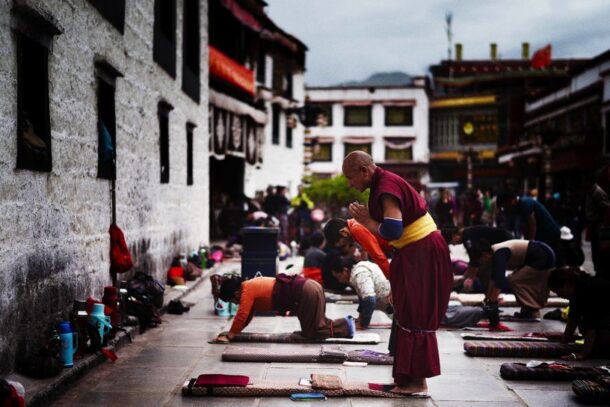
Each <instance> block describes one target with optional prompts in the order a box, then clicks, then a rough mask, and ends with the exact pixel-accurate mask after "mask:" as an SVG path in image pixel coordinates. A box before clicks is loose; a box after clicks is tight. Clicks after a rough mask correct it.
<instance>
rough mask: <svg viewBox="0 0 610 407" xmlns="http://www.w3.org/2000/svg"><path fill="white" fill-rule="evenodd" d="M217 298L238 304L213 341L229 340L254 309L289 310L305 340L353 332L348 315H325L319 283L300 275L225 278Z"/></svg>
mask: <svg viewBox="0 0 610 407" xmlns="http://www.w3.org/2000/svg"><path fill="white" fill-rule="evenodd" d="M219 297H220V299H221V300H223V301H231V302H234V303H239V309H238V311H237V315H235V318H234V319H233V324H232V325H231V329H230V330H229V332H228V333H227V334H226V335H218V336H217V337H216V341H218V342H229V341H231V339H233V338H234V337H235V335H237V334H238V333H240V332H241V331H242V330H243V329H244V328H245V327H246V326H247V325H248V324H249V323H250V321H251V320H252V317H253V315H254V311H259V312H271V311H276V312H278V314H280V315H285V314H286V313H287V312H288V311H290V312H291V313H292V314H293V315H296V317H297V318H298V319H299V322H300V324H301V335H303V336H304V337H306V338H309V339H326V338H352V337H353V336H354V333H355V331H356V324H355V321H354V320H353V318H352V317H351V316H347V317H345V318H339V319H335V320H331V319H329V318H326V299H325V297H324V290H323V289H322V286H321V285H320V284H319V283H318V282H316V281H314V280H310V279H306V278H303V277H301V276H287V275H285V274H278V275H277V276H276V277H275V278H274V277H256V278H253V279H251V280H245V281H244V280H243V279H241V278H231V279H226V280H225V281H223V282H222V285H221V286H220V296H219Z"/></svg>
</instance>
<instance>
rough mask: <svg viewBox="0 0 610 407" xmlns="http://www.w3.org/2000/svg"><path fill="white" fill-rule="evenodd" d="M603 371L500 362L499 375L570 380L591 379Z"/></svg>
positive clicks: (507, 378) (521, 378)
mask: <svg viewBox="0 0 610 407" xmlns="http://www.w3.org/2000/svg"><path fill="white" fill-rule="evenodd" d="M603 373H604V371H603V370H602V369H600V368H597V367H579V366H569V365H566V364H560V363H554V364H551V365H549V364H546V363H544V364H543V365H541V366H537V367H527V366H526V365H525V364H524V363H502V366H501V367H500V376H502V378H503V379H504V380H550V381H570V380H576V379H591V378H594V377H596V376H598V375H600V374H603Z"/></svg>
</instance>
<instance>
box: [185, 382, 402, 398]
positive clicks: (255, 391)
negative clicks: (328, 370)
mask: <svg viewBox="0 0 610 407" xmlns="http://www.w3.org/2000/svg"><path fill="white" fill-rule="evenodd" d="M196 381H197V379H191V380H187V381H186V382H185V383H184V385H183V386H182V395H183V396H212V397H288V396H290V395H291V394H293V393H317V392H319V391H320V390H318V389H314V388H312V387H307V386H299V385H298V384H296V383H290V382H275V381H274V382H269V381H255V382H253V383H251V384H249V385H248V386H245V387H241V386H227V387H212V386H197V385H196ZM370 385H372V386H371V387H373V388H370V387H369V386H370ZM379 386H383V385H377V384H369V383H343V388H341V389H336V390H324V395H325V396H327V397H382V398H407V397H408V396H403V395H401V394H397V393H391V392H388V391H383V390H375V388H377V387H379Z"/></svg>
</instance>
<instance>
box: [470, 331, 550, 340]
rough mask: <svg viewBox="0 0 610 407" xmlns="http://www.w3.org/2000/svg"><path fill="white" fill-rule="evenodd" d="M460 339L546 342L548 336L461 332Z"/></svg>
mask: <svg viewBox="0 0 610 407" xmlns="http://www.w3.org/2000/svg"><path fill="white" fill-rule="evenodd" d="M462 339H464V340H470V341H521V342H548V341H549V339H548V338H539V337H530V336H523V335H502V334H495V335H494V334H477V333H472V334H462Z"/></svg>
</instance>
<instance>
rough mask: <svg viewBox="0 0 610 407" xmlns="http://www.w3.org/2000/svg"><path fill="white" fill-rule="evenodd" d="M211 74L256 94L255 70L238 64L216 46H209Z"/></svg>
mask: <svg viewBox="0 0 610 407" xmlns="http://www.w3.org/2000/svg"><path fill="white" fill-rule="evenodd" d="M208 48H209V50H210V75H213V76H216V77H218V78H219V79H222V80H224V81H226V82H228V83H230V84H232V85H235V86H237V87H238V88H240V89H242V90H244V91H246V92H248V93H250V94H251V95H254V94H255V93H256V91H255V87H254V72H253V71H251V70H250V69H248V68H246V67H244V66H242V65H240V64H238V63H237V62H235V61H234V60H232V59H231V58H229V57H228V56H226V55H225V54H223V53H222V52H220V51H218V50H217V49H216V48H214V47H212V46H209V47H208Z"/></svg>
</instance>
